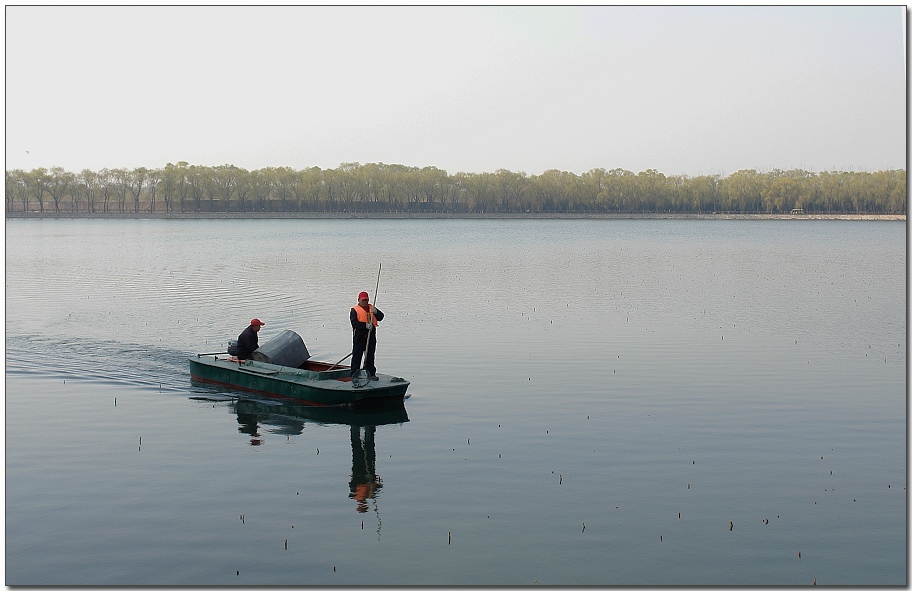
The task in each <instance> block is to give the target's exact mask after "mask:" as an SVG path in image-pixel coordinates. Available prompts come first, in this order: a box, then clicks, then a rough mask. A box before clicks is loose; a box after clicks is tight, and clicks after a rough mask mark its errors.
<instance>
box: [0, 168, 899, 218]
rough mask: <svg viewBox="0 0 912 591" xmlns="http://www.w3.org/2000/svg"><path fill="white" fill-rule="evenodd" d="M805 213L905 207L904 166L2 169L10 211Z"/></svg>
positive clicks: (878, 211)
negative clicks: (697, 172) (684, 170)
mask: <svg viewBox="0 0 912 591" xmlns="http://www.w3.org/2000/svg"><path fill="white" fill-rule="evenodd" d="M796 208H800V209H803V210H804V211H805V212H806V213H827V214H840V213H845V214H850V213H854V214H864V213H866V214H895V213H905V211H906V171H905V170H885V171H879V172H820V173H816V172H808V171H805V170H778V169H775V170H771V171H769V172H757V171H756V170H739V171H738V172H735V173H733V174H730V175H728V176H726V177H722V176H721V175H702V176H696V177H691V176H687V175H674V176H666V175H664V174H662V173H661V172H658V171H657V170H654V169H649V170H644V171H642V172H639V173H636V174H634V173H633V172H630V171H629V170H623V169H620V168H615V169H611V170H606V169H604V168H594V169H592V170H590V171H589V172H586V173H583V174H581V175H577V174H574V173H572V172H564V171H560V170H547V171H545V172H543V173H542V174H540V175H527V174H526V173H524V172H511V171H509V170H504V169H500V170H497V171H496V172H493V173H490V172H483V173H465V172H458V173H456V174H453V175H450V174H447V172H446V171H445V170H440V169H438V168H436V167H433V166H427V167H424V168H418V167H413V166H403V165H400V164H383V163H378V164H359V163H357V162H352V163H343V164H341V165H340V166H339V167H338V168H331V169H321V168H318V167H312V168H305V169H302V170H295V169H292V168H289V167H269V168H261V169H258V170H250V171H248V170H245V169H243V168H239V167H237V166H234V165H231V164H225V165H221V166H214V167H213V166H196V165H191V164H188V163H187V162H178V163H177V164H171V163H169V164H168V165H167V166H165V167H164V168H156V169H148V168H143V167H140V168H134V169H132V170H131V169H126V168H114V169H107V168H105V169H102V170H100V171H92V170H83V171H82V172H79V173H73V172H69V171H66V170H64V169H63V168H60V167H55V168H51V169H50V170H48V169H45V168H36V169H34V170H32V171H30V172H25V171H23V170H19V169H16V170H8V171H6V209H7V211H37V212H42V213H43V212H54V213H60V212H64V213H66V212H91V213H115V214H116V213H122V214H128V213H141V212H148V213H174V212H181V213H192V212H237V213H244V212H351V213H357V212H360V213H369V212H391V213H408V212H423V213H429V212H447V213H467V214H471V213H665V212H668V213H692V214H698V213H712V212H725V213H770V214H773V213H789V212H791V211H792V210H793V209H796Z"/></svg>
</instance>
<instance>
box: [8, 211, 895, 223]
mask: <svg viewBox="0 0 912 591" xmlns="http://www.w3.org/2000/svg"><path fill="white" fill-rule="evenodd" d="M48 218H50V219H110V220H116V219H150V220H193V219H211V220H230V219H251V220H258V219H301V220H310V219H313V220H349V219H351V220H370V219H382V220H411V219H414V220H445V219H452V220H843V221H875V220H876V221H906V214H797V215H792V214H784V213H781V214H777V213H774V214H767V213H711V214H708V213H473V214H468V213H445V212H440V213H388V212H376V213H362V212H356V213H342V212H326V213H320V212H245V213H240V212H238V213H235V212H192V213H190V212H183V213H180V212H172V213H160V212H156V213H142V212H140V213H134V212H126V213H122V212H115V213H99V212H94V213H88V212H86V213H68V212H67V213H64V212H60V213H56V212H44V213H37V212H22V211H8V212H6V219H48Z"/></svg>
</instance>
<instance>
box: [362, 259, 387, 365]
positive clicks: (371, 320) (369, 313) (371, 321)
mask: <svg viewBox="0 0 912 591" xmlns="http://www.w3.org/2000/svg"><path fill="white" fill-rule="evenodd" d="M382 270H383V263H380V266H379V267H378V268H377V286H376V287H375V288H374V303H373V304H371V305H370V307H368V309H367V323H368V324H369V325H370V327H371V328H370V330H368V331H367V342H366V343H364V365H367V349H368V348H369V347H370V342H371V332H373V330H374V308H376V307H377V292H378V291H380V272H381V271H382ZM361 369H367V368H366V367H362V368H361Z"/></svg>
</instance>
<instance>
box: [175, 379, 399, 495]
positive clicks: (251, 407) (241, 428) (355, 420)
mask: <svg viewBox="0 0 912 591" xmlns="http://www.w3.org/2000/svg"><path fill="white" fill-rule="evenodd" d="M191 399H193V400H199V401H204V402H221V403H227V404H230V407H231V410H232V412H233V413H234V414H235V415H237V422H238V432H239V433H242V434H244V435H248V436H249V437H250V445H262V444H263V435H262V433H261V430H262V429H265V430H266V431H267V432H269V433H273V434H277V435H286V436H288V437H291V436H292V435H300V434H301V433H302V432H303V431H304V427H305V425H306V424H307V423H317V424H326V425H332V424H336V425H349V428H350V438H351V448H352V469H351V480H350V481H349V483H348V487H349V495H348V498H350V499H352V500H354V501H355V503H356V507H355V510H356V511H358V512H359V513H366V512H367V511H368V501H369V500H371V499H376V497H377V494H378V492H379V491H380V489H382V488H383V481H382V480H381V479H380V477H379V476H378V475H377V449H376V443H375V437H376V433H377V427H378V426H381V425H393V424H401V423H407V422H408V420H409V418H408V413H406V411H405V405H404V404H403V403H402V401H384V402H375V403H370V404H366V405H362V406H357V407H319V406H308V405H299V404H287V403H285V402H277V401H275V400H266V399H259V398H253V397H237V396H226V395H221V394H215V395H205V396H192V397H191Z"/></svg>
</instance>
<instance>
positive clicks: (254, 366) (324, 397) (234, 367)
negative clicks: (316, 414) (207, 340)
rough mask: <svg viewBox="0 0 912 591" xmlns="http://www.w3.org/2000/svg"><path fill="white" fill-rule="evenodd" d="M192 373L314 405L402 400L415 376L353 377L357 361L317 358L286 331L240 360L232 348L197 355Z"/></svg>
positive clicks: (192, 360)
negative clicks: (346, 363)
mask: <svg viewBox="0 0 912 591" xmlns="http://www.w3.org/2000/svg"><path fill="white" fill-rule="evenodd" d="M189 362H190V377H191V379H193V380H195V381H197V382H200V383H204V384H214V385H218V386H223V387H227V388H234V389H237V390H243V391H247V392H256V393H258V394H265V395H267V396H272V397H277V398H284V399H289V400H297V401H300V402H302V403H304V404H309V405H314V406H352V405H358V404H363V403H366V402H370V401H379V400H399V401H402V400H403V399H404V397H405V391H406V390H407V389H408V387H409V382H408V381H406V380H404V379H403V378H398V377H394V376H390V375H386V374H377V376H376V377H377V379H376V380H365V381H364V382H363V385H362V383H358V382H357V381H356V382H354V383H353V382H352V379H351V367H349V366H344V365H343V366H339V365H338V364H335V365H333V364H329V363H325V362H322V361H312V360H311V359H310V354H309V353H308V352H307V347H306V346H305V345H304V341H303V340H302V339H301V337H300V336H298V335H297V334H296V333H294V332H293V331H290V330H286V331H283V332H282V333H280V334H279V335H278V336H277V337H275V338H274V339H273V340H271V341H270V342H269V343H266V344H265V345H263V346H261V347H260V348H259V349H257V350H256V351H255V352H254V359H248V360H246V361H237V360H236V359H232V357H231V356H229V355H228V354H227V353H200V354H198V355H196V357H191V358H190V359H189Z"/></svg>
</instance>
